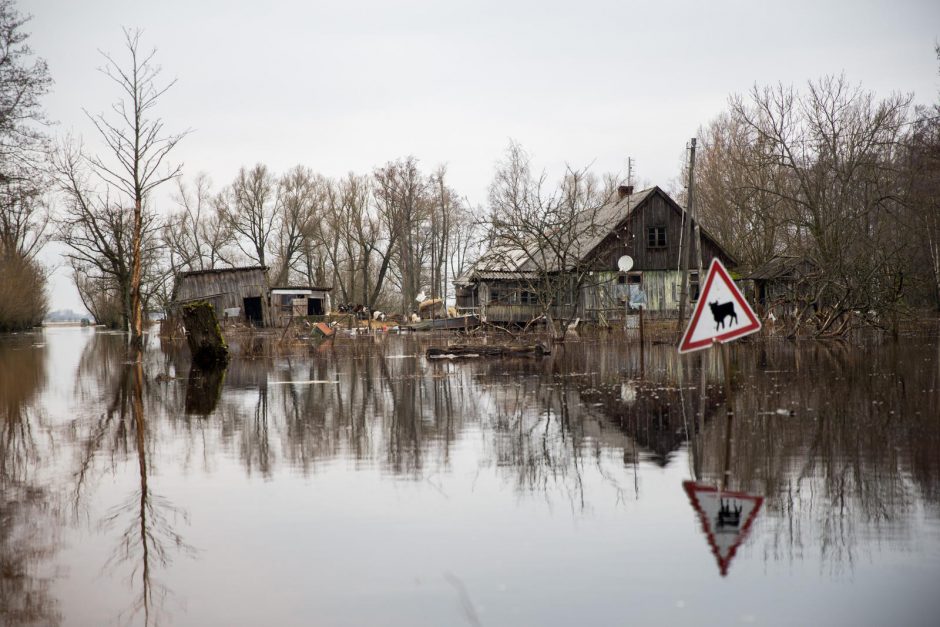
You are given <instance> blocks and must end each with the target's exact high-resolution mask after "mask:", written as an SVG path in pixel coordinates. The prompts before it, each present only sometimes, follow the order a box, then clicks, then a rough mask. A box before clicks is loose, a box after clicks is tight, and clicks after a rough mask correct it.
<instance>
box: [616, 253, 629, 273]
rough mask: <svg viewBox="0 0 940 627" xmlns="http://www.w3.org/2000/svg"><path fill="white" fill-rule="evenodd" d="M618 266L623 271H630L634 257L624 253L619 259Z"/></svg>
mask: <svg viewBox="0 0 940 627" xmlns="http://www.w3.org/2000/svg"><path fill="white" fill-rule="evenodd" d="M617 267H618V268H619V269H620V271H621V272H629V271H630V269H631V268H633V257H631V256H630V255H624V256H623V257H621V258H620V259H618V260H617Z"/></svg>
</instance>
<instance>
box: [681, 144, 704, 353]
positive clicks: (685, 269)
mask: <svg viewBox="0 0 940 627" xmlns="http://www.w3.org/2000/svg"><path fill="white" fill-rule="evenodd" d="M694 199H695V138H694V137H693V138H692V141H691V142H690V146H689V194H688V198H687V200H686V210H685V217H684V220H683V223H684V224H683V225H682V230H683V233H682V252H681V256H682V290H681V292H680V293H679V323H678V324H677V325H676V333H677V334H679V335H681V334H682V332H683V330H684V329H683V327H684V326H685V306H686V303H688V301H689V247H690V246H691V244H692V215H693V213H692V211H693V210H692V207H693V202H694ZM701 254H702V253H701V251H699V257H701ZM699 266H700V267H701V261H699ZM699 280H700V281H701V275H699ZM699 289H701V288H699Z"/></svg>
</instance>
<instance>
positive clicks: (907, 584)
mask: <svg viewBox="0 0 940 627" xmlns="http://www.w3.org/2000/svg"><path fill="white" fill-rule="evenodd" d="M427 342H428V340H425V339H421V338H413V337H402V336H389V337H380V338H360V339H355V340H351V339H347V340H343V339H339V338H338V339H337V340H335V341H333V342H327V343H324V344H322V345H320V346H318V347H314V348H311V349H309V351H307V350H303V351H298V352H296V353H295V354H292V355H290V356H278V357H275V358H272V357H265V356H263V354H264V353H265V352H268V351H266V350H265V349H264V347H263V346H260V347H258V346H256V347H246V348H244V350H243V353H244V354H243V355H242V356H241V357H238V358H236V359H235V360H234V361H233V362H232V363H231V364H230V365H229V367H228V368H227V369H226V370H225V371H224V372H204V373H200V372H190V367H189V360H188V355H187V353H186V351H185V350H183V349H179V348H176V347H172V346H163V347H161V346H159V345H157V343H156V342H154V343H153V345H152V346H150V347H149V349H148V350H147V352H146V353H145V355H144V358H143V364H142V366H143V367H142V369H141V371H139V372H138V371H137V369H136V368H135V365H134V363H133V361H128V358H127V356H126V353H125V349H124V338H123V336H121V335H116V334H106V333H100V332H98V333H96V332H95V331H94V330H92V329H49V330H46V331H45V332H44V333H41V334H23V335H16V336H7V337H2V338H0V435H2V440H0V624H10V625H20V624H40V625H46V624H65V625H72V624H74V625H105V624H115V623H117V624H167V625H177V624H179V625H184V624H185V625H261V624H267V625H310V624H325V625H449V624H455V625H459V624H471V625H550V624H553V625H571V624H646V625H683V624H688V625H701V624H715V625H728V624H739V623H744V624H772V625H777V624H801V625H803V624H825V625H888V624H892V625H895V624H896V625H916V624H924V625H933V624H937V623H938V620H940V597H938V595H937V594H936V582H937V581H940V559H938V558H940V507H938V505H940V400H938V399H940V360H938V345H937V343H936V340H918V341H912V340H904V341H902V342H901V343H898V344H894V343H888V344H881V343H864V344H861V345H843V344H822V343H809V342H807V343H798V344H794V343H788V342H770V343H751V344H747V345H743V344H742V345H739V346H736V347H734V349H733V350H732V355H733V361H734V369H735V380H734V395H735V400H734V403H735V410H736V417H735V419H734V421H733V423H732V426H731V429H730V440H729V432H728V431H726V421H725V398H724V394H723V387H722V378H721V377H722V371H721V366H720V361H719V360H717V359H715V358H714V357H713V356H710V355H705V356H704V357H702V356H689V357H686V358H683V359H682V360H680V359H679V358H678V356H677V355H676V354H675V351H674V349H672V348H671V347H668V346H653V347H650V348H648V349H647V351H646V363H645V364H640V363H639V355H638V354H637V352H636V351H635V350H633V348H632V347H631V346H630V345H625V344H622V343H620V342H619V341H618V340H616V339H614V340H611V339H609V338H604V339H602V340H584V341H581V342H574V343H570V344H569V345H567V346H564V347H562V348H560V349H558V350H556V352H555V354H553V355H551V356H550V357H547V358H542V359H532V358H525V359H520V358H516V359H487V360H482V359H479V360H464V361H449V360H440V361H428V360H426V359H425V358H424V356H423V355H424V349H425V348H426V345H427ZM250 354H259V355H262V356H257V357H254V358H249V357H247V355H250ZM726 451H729V452H730V455H726ZM725 465H727V466H728V468H729V473H730V474H729V482H728V485H727V490H729V491H732V492H734V493H738V494H739V495H750V496H753V497H755V498H757V497H763V502H762V503H761V505H760V507H759V509H758V510H757V511H756V514H755V515H754V516H753V517H752V518H753V520H752V521H751V523H752V524H750V528H749V533H747V534H743V533H740V529H741V528H742V527H744V526H745V524H744V522H745V521H743V520H742V521H740V522H734V524H731V525H730V526H728V525H726V528H725V530H724V531H721V530H718V532H717V533H713V534H712V536H711V537H709V536H708V535H707V534H706V533H705V531H706V530H708V529H709V528H710V527H709V525H711V526H712V527H713V526H714V524H715V521H714V520H711V519H713V518H715V513H714V512H713V511H711V510H709V509H708V508H709V507H710V505H709V504H708V501H707V499H708V498H709V497H708V495H707V494H706V493H704V492H703V493H702V499H704V500H703V502H702V503H697V504H698V505H699V506H700V509H703V516H704V518H702V517H700V514H699V513H697V512H696V510H695V509H694V508H693V504H692V502H690V496H689V494H687V491H686V489H684V488H683V483H684V482H695V483H696V484H697V485H699V486H703V487H704V488H703V489H705V488H711V487H713V486H718V485H720V483H721V479H722V476H723V472H724V468H725ZM741 498H742V499H744V498H749V497H743V496H742V497H741ZM727 502H728V503H730V509H729V510H728V511H729V512H730V514H729V515H733V514H734V512H735V506H736V505H735V504H736V503H737V505H740V503H741V502H742V501H741V500H740V499H739V500H738V501H735V500H734V499H728V500H727ZM703 503H704V505H703ZM715 503H716V505H715V507H718V505H717V501H715ZM744 516H745V518H746V517H747V510H745V512H744ZM726 520H727V519H726ZM711 530H712V531H713V532H714V531H715V529H711ZM722 534H724V535H722ZM732 546H734V547H735V548H734V550H733V551H730V557H729V547H732ZM723 561H724V563H722V562H723ZM722 566H727V572H726V574H724V575H723V574H722V570H723V569H722Z"/></svg>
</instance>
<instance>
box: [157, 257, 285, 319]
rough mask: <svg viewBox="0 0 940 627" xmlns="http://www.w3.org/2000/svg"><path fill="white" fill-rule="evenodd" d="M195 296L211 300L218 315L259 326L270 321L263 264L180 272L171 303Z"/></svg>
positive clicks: (175, 303)
mask: <svg viewBox="0 0 940 627" xmlns="http://www.w3.org/2000/svg"><path fill="white" fill-rule="evenodd" d="M197 300H205V301H208V302H210V303H212V305H213V306H214V307H215V311H216V315H218V316H219V317H224V318H228V319H231V318H235V319H238V320H241V321H242V322H245V323H247V324H252V325H254V326H259V327H266V326H270V325H271V321H272V317H271V313H270V308H269V306H268V278H267V268H265V267H263V266H251V267H245V268H216V269H214V270H197V271H193V272H184V273H182V274H180V275H179V276H178V277H177V278H176V286H175V287H174V289H173V304H174V305H182V304H184V303H188V302H193V301H197Z"/></svg>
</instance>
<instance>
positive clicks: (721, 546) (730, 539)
mask: <svg viewBox="0 0 940 627" xmlns="http://www.w3.org/2000/svg"><path fill="white" fill-rule="evenodd" d="M682 487H683V488H685V492H686V494H688V495H689V501H690V502H691V503H692V507H693V508H695V511H696V512H697V513H698V517H699V520H700V521H701V523H702V531H704V532H705V537H706V538H707V539H708V545H709V546H710V547H711V549H712V554H714V556H715V559H717V560H718V570H719V571H721V576H722V577H724V576H725V575H727V574H728V566H729V565H730V564H731V559H732V558H733V557H734V554H735V553H736V552H737V550H738V547H739V546H741V543H742V542H744V539H745V538H746V537H747V533H748V531H749V530H750V529H751V523H753V522H754V519H755V518H757V512H758V511H760V506H761V504H762V503H763V502H764V497H762V496H753V495H751V494H744V493H743V492H720V491H719V490H718V489H717V488H715V487H712V486H708V485H699V484H697V483H693V482H691V481H685V482H683V484H682Z"/></svg>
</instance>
